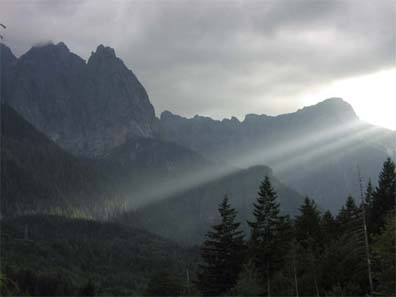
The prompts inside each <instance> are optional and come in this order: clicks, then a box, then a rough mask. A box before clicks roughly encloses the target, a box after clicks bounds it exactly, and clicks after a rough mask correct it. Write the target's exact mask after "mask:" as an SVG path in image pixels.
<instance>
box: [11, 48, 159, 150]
mask: <svg viewBox="0 0 396 297" xmlns="http://www.w3.org/2000/svg"><path fill="white" fill-rule="evenodd" d="M14 64H15V65H13V66H12V67H11V68H12V69H8V70H7V71H6V73H5V76H6V77H7V79H6V83H5V84H6V85H5V86H4V90H6V92H5V96H4V97H5V102H7V103H8V104H9V105H10V106H12V107H13V108H14V109H15V110H17V111H18V112H19V113H20V114H21V115H22V116H23V117H24V118H25V119H27V120H28V121H29V122H31V123H32V124H33V125H34V126H35V127H36V128H37V129H38V130H40V131H41V132H43V133H44V134H46V135H47V136H48V137H49V138H51V139H52V140H54V141H55V142H57V143H58V144H59V145H60V146H62V147H63V148H64V149H66V150H68V151H70V152H72V153H74V154H76V155H84V156H88V157H92V156H98V155H101V154H104V153H106V152H107V151H109V150H111V149H112V148H113V147H115V146H118V145H120V144H122V143H124V142H125V141H127V140H128V139H131V138H134V137H152V136H153V124H154V121H155V113H154V108H153V106H152V105H151V103H150V100H149V98H148V95H147V93H146V90H145V89H144V87H143V86H142V84H141V83H140V82H139V81H138V79H137V78H136V76H135V75H134V74H133V72H132V71H131V70H130V69H128V68H127V67H126V66H125V64H124V63H123V62H122V60H121V59H119V58H117V57H116V55H115V51H114V49H112V48H110V47H105V46H103V45H99V46H98V47H97V49H96V51H95V52H94V53H92V55H91V57H90V58H89V60H88V62H87V63H86V62H85V60H84V59H82V58H81V57H79V56H78V55H76V54H74V53H72V52H70V50H69V49H68V47H67V46H66V45H65V44H64V43H63V42H59V43H57V44H54V43H47V44H44V45H38V46H34V47H32V48H31V49H30V50H29V51H27V52H26V53H25V54H24V55H22V56H21V57H20V58H19V59H17V60H16V61H15V63H14Z"/></svg>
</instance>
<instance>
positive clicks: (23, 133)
mask: <svg viewBox="0 0 396 297" xmlns="http://www.w3.org/2000/svg"><path fill="white" fill-rule="evenodd" d="M1 129H2V130H1V135H2V142H1V170H2V178H1V197H2V199H1V210H2V215H3V216H10V215H16V214H23V213H32V212H33V213H35V212H60V213H64V214H67V215H77V214H80V215H90V216H94V217H99V218H103V217H106V216H107V215H111V214H112V213H113V212H114V211H120V210H121V209H124V208H125V207H132V208H136V207H140V206H142V205H145V204H147V203H149V202H153V201H155V200H158V199H162V198H165V197H166V196H168V195H170V194H172V193H173V192H174V191H177V190H178V189H183V186H184V185H181V184H180V185H177V184H178V183H179V181H180V180H181V179H182V178H184V177H185V176H186V175H187V174H190V175H191V171H192V170H195V171H197V172H201V171H203V170H206V169H208V168H211V167H213V166H214V165H213V164H212V163H211V162H209V161H207V160H206V159H204V158H203V157H202V156H201V155H199V154H197V153H195V152H193V151H191V150H189V149H186V148H184V147H181V146H180V145H177V144H173V143H167V142H164V141H160V140H156V139H152V138H137V139H133V140H129V141H127V142H126V143H124V144H122V145H120V146H118V147H116V148H114V149H113V150H112V151H111V152H109V153H108V154H106V155H105V156H103V158H100V159H85V158H82V157H76V156H74V155H72V154H71V153H69V152H67V151H65V150H64V149H62V148H61V147H59V146H58V145H57V144H56V143H54V142H53V141H52V140H50V139H48V137H47V136H45V135H44V134H43V133H41V132H39V131H37V129H36V128H35V127H33V126H32V125H31V124H30V123H28V122H27V121H26V120H25V119H23V118H22V117H21V116H20V115H19V114H18V113H17V112H16V111H15V110H14V109H13V108H12V107H10V106H9V105H8V104H2V105H1ZM153 184H155V185H156V186H155V187H153ZM173 184H176V185H173ZM170 185H173V186H172V187H169V186H170Z"/></svg>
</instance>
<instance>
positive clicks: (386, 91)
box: [302, 68, 396, 130]
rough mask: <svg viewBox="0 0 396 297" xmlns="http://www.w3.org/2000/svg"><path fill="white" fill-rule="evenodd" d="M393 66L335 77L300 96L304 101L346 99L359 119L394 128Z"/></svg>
mask: <svg viewBox="0 0 396 297" xmlns="http://www.w3.org/2000/svg"><path fill="white" fill-rule="evenodd" d="M395 85H396V68H393V69H390V70H384V71H380V72H376V73H373V74H369V75H364V76H358V77H352V78H348V79H344V80H339V81H335V82H333V83H331V84H330V85H328V86H325V87H323V88H321V89H318V90H317V91H316V92H312V93H309V94H307V93H305V94H303V96H302V103H303V104H304V105H311V104H314V103H317V102H318V101H320V100H321V99H324V98H330V97H340V98H343V99H344V100H345V101H347V102H349V103H350V104H351V105H352V106H353V108H354V110H355V111H356V113H357V115H358V116H359V118H360V119H362V120H364V121H367V122H369V123H371V124H374V125H378V126H382V127H385V128H388V129H392V130H396V87H395Z"/></svg>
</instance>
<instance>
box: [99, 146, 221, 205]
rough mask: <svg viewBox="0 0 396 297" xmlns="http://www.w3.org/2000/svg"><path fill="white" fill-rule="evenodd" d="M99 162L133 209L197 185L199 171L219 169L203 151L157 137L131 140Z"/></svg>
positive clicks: (203, 172)
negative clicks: (203, 154) (196, 150)
mask: <svg viewBox="0 0 396 297" xmlns="http://www.w3.org/2000/svg"><path fill="white" fill-rule="evenodd" d="M96 162H97V164H98V168H100V170H101V171H102V172H106V173H107V175H108V176H109V177H110V179H111V180H112V182H113V183H114V184H115V185H116V187H117V192H118V193H119V195H120V196H122V197H124V199H125V201H126V207H127V208H133V209H136V208H138V207H142V206H144V205H146V204H148V203H150V202H153V201H157V200H159V199H165V198H166V197H168V196H170V195H172V194H173V193H175V192H178V191H180V190H183V189H184V188H185V187H189V186H190V185H191V184H194V185H195V184H196V183H197V180H196V178H197V175H200V174H206V173H207V172H208V171H209V170H211V171H215V170H216V168H215V164H214V163H213V162H209V161H208V160H206V159H205V158H203V157H202V156H201V155H200V154H198V153H196V152H194V151H192V150H190V149H187V148H185V147H183V146H180V145H178V144H174V143H171V142H166V141H161V140H159V139H155V138H138V139H131V140H128V141H127V142H125V143H124V144H122V145H120V146H118V147H116V148H114V149H113V150H112V151H110V152H109V153H108V154H106V155H105V156H103V158H100V159H98V160H96Z"/></svg>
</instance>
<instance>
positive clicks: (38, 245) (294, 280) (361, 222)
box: [0, 159, 396, 296]
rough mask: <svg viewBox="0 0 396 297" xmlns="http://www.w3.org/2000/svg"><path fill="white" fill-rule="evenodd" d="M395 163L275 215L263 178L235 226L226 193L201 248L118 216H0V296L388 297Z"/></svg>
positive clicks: (234, 213)
mask: <svg viewBox="0 0 396 297" xmlns="http://www.w3.org/2000/svg"><path fill="white" fill-rule="evenodd" d="M395 200H396V169H395V163H394V161H392V160H391V159H388V160H386V161H385V163H384V164H383V168H382V171H381V172H380V174H379V180H378V185H372V183H371V182H369V183H368V185H367V187H366V188H365V191H363V190H362V195H361V197H347V199H346V202H345V205H344V206H343V207H342V209H341V210H340V211H339V212H338V214H337V215H335V216H333V214H332V213H331V212H329V211H323V210H321V209H320V208H319V207H318V206H317V205H316V203H315V202H314V200H312V199H310V198H308V197H307V198H305V200H304V202H303V203H302V205H301V206H300V208H299V211H298V213H297V214H296V215H295V216H293V217H290V216H289V215H285V214H282V213H281V211H280V203H279V197H278V194H277V192H276V191H275V190H274V188H273V185H272V183H271V180H270V178H268V177H266V178H265V179H264V180H263V181H262V183H261V185H260V188H259V191H258V194H257V199H256V201H255V203H254V204H253V215H252V219H251V220H249V221H248V222H247V224H248V226H249V228H248V230H249V231H248V232H244V230H243V229H242V228H241V225H242V224H243V223H245V222H239V221H238V219H237V211H236V210H235V209H234V208H233V207H232V205H231V203H230V199H229V197H227V196H225V197H224V199H223V201H222V203H221V204H220V205H219V208H218V213H219V217H218V223H217V224H216V225H213V226H212V228H211V229H210V230H209V231H208V232H207V234H206V240H205V241H204V242H203V243H202V245H201V247H200V248H198V247H183V246H179V245H177V244H175V243H173V242H171V241H167V240H164V239H162V238H161V237H158V236H154V235H152V234H150V233H148V232H146V231H143V230H140V229H139V228H131V226H130V225H129V226H126V225H122V224H121V223H120V222H117V223H112V222H97V221H93V220H87V219H72V218H66V217H61V216H55V215H25V216H19V217H15V218H7V219H2V221H1V229H2V232H1V251H2V253H1V260H2V261H1V262H2V265H1V279H0V284H1V293H2V295H18V296H20V295H27V296H28V295H30V296H50V295H58V296H61V295H64V296H68V295H80V296H93V295H107V296H108V295H114V296H121V295H142V294H143V295H147V296H158V295H161V296H176V295H189V296H191V295H205V296H219V295H223V296H224V295H233V296H366V295H369V296H391V295H394V294H395V260H394V259H395V258H394V255H395V212H394V211H395V210H394V209H395Z"/></svg>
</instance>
